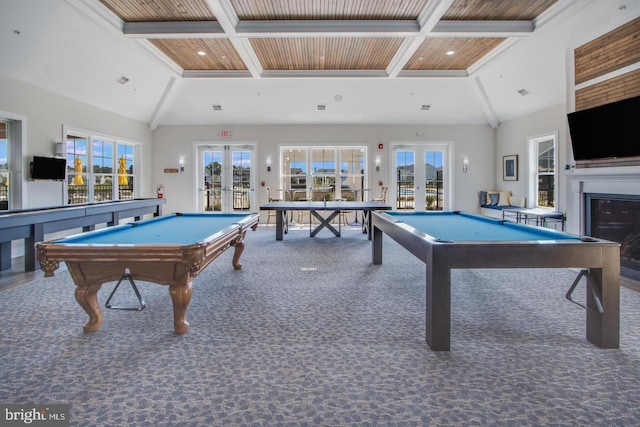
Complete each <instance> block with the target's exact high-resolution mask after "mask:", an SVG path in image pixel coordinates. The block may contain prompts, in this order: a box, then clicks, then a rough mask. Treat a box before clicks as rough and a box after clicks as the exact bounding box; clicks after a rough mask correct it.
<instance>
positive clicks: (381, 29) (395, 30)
mask: <svg viewBox="0 0 640 427" xmlns="http://www.w3.org/2000/svg"><path fill="white" fill-rule="evenodd" d="M419 31H420V27H419V25H418V23H417V22H416V21H415V20H402V21H401V20H379V21H366V20H326V21H325V20H291V21H241V22H240V23H239V24H238V26H237V27H236V32H237V33H238V34H239V35H244V36H248V37H296V36H298V37H309V34H318V35H323V36H325V37H326V36H327V35H328V36H331V37H333V36H362V37H372V36H381V35H384V36H390V35H392V36H398V37H404V36H411V35H416V34H418V32H419Z"/></svg>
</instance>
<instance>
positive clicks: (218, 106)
mask: <svg viewBox="0 0 640 427" xmlns="http://www.w3.org/2000/svg"><path fill="white" fill-rule="evenodd" d="M212 107H213V111H222V105H218V104H213V105H212Z"/></svg>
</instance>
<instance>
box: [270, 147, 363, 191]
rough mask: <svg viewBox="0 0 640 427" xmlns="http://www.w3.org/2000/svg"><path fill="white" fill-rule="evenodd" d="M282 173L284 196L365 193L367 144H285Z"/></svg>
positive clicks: (281, 152)
mask: <svg viewBox="0 0 640 427" xmlns="http://www.w3.org/2000/svg"><path fill="white" fill-rule="evenodd" d="M280 165H281V169H280V177H281V182H282V189H284V190H288V191H285V192H284V194H283V197H284V198H285V199H289V198H293V199H294V200H295V199H296V198H300V197H306V196H307V195H310V196H311V197H313V198H314V199H315V200H330V199H332V198H337V197H340V198H345V199H348V200H349V199H350V200H355V199H358V200H360V198H361V197H363V194H362V191H361V190H362V189H363V188H364V187H365V182H366V170H367V148H366V147H365V146H348V147H330V146H323V147H282V148H281V149H280Z"/></svg>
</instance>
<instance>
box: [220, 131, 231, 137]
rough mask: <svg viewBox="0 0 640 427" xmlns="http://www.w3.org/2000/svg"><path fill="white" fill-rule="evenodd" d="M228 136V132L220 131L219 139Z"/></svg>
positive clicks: (229, 133) (229, 134)
mask: <svg viewBox="0 0 640 427" xmlns="http://www.w3.org/2000/svg"><path fill="white" fill-rule="evenodd" d="M230 136H231V132H229V131H228V130H221V131H220V138H229V137H230Z"/></svg>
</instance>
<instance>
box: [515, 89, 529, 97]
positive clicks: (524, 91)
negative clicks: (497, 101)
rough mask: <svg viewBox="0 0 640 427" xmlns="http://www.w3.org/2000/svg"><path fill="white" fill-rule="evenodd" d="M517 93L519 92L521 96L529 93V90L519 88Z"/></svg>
mask: <svg viewBox="0 0 640 427" xmlns="http://www.w3.org/2000/svg"><path fill="white" fill-rule="evenodd" d="M518 93H519V94H520V95H522V96H527V95H529V91H528V90H526V89H520V90H519V91H518Z"/></svg>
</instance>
